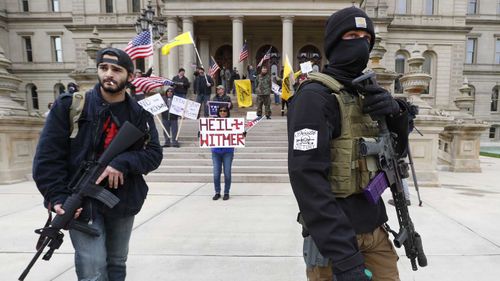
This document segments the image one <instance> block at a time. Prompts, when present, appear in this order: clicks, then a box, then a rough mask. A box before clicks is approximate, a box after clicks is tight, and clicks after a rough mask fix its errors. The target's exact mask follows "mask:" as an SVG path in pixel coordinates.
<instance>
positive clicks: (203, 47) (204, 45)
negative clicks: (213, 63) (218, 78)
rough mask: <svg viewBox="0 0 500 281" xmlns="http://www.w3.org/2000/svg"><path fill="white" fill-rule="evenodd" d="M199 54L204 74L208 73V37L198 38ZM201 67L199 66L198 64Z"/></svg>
mask: <svg viewBox="0 0 500 281" xmlns="http://www.w3.org/2000/svg"><path fill="white" fill-rule="evenodd" d="M198 52H200V57H201V60H202V61H203V67H204V68H205V72H206V73H208V70H209V68H210V65H209V60H210V38H208V37H204V36H203V37H200V48H199V49H198ZM200 65H201V64H200Z"/></svg>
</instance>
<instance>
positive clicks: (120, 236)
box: [69, 214, 134, 281]
mask: <svg viewBox="0 0 500 281" xmlns="http://www.w3.org/2000/svg"><path fill="white" fill-rule="evenodd" d="M133 225H134V216H130V217H125V218H108V217H107V216H105V215H102V214H98V215H97V216H96V218H94V221H93V223H92V225H91V226H92V227H93V228H95V229H97V230H98V231H99V232H100V233H101V235H100V236H99V237H94V236H90V235H88V234H85V233H83V232H80V231H78V230H74V229H70V231H69V234H70V237H71V242H72V243H73V248H75V269H76V275H77V276H78V280H80V281H108V280H109V281H119V280H120V281H122V280H125V276H126V274H127V272H126V264H125V262H126V261H127V255H128V244H129V241H130V235H131V233H132V226H133Z"/></svg>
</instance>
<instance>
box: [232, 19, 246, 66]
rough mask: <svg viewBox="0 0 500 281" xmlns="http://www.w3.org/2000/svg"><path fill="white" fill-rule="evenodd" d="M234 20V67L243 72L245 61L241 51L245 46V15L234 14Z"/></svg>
mask: <svg viewBox="0 0 500 281" xmlns="http://www.w3.org/2000/svg"><path fill="white" fill-rule="evenodd" d="M231 19H232V21H233V67H236V69H238V72H239V73H240V75H242V74H243V63H241V62H239V61H240V52H241V49H242V48H243V16H232V17H231Z"/></svg>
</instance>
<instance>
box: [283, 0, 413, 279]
mask: <svg viewBox="0 0 500 281" xmlns="http://www.w3.org/2000/svg"><path fill="white" fill-rule="evenodd" d="M374 42H375V34H374V27H373V23H372V21H371V19H370V18H369V17H368V16H367V15H366V14H365V13H364V12H363V11H362V10H360V9H358V8H355V7H350V8H346V9H342V10H340V11H338V12H336V13H334V14H333V15H332V16H331V17H330V18H329V20H328V21H327V24H326V29H325V44H324V45H325V54H326V56H327V57H328V61H329V64H328V65H327V66H326V67H325V69H324V70H323V72H322V74H323V75H322V74H319V76H322V77H323V78H324V81H322V82H320V81H319V80H321V79H310V80H309V81H306V82H304V83H303V84H302V85H301V86H300V87H299V89H298V91H297V93H296V94H295V96H294V97H293V98H292V99H291V101H290V108H289V112H288V143H289V149H288V170H289V176H290V182H291V185H292V188H293V192H294V195H295V197H296V199H297V202H298V205H299V209H300V215H299V221H300V222H301V224H302V226H303V230H304V231H303V236H304V259H305V261H306V264H307V275H308V280H311V281H312V280H329V281H331V280H332V278H333V276H332V275H334V276H335V279H334V280H336V281H367V280H372V278H373V280H384V281H386V280H387V281H388V280H391V281H397V280H399V274H398V268H397V260H398V256H397V254H396V252H395V250H394V247H393V245H392V243H391V241H390V240H389V239H388V234H387V231H386V230H385V229H384V228H383V224H384V223H385V222H386V221H387V213H386V209H385V206H384V202H383V201H382V200H379V201H378V202H377V203H376V204H371V203H369V202H368V200H367V199H366V198H365V197H364V195H363V193H362V191H363V188H365V187H366V186H367V184H368V182H369V180H370V179H371V178H372V177H373V175H374V174H375V173H376V172H378V171H377V169H378V168H377V167H376V165H373V164H370V163H374V162H371V161H370V162H369V161H368V159H367V158H368V157H360V156H359V154H357V153H356V151H357V149H356V147H357V142H358V141H359V139H360V138H361V137H376V136H377V135H378V128H377V125H376V123H375V122H374V121H373V120H372V119H371V117H370V116H386V118H387V123H388V126H389V128H390V130H391V131H393V132H396V133H398V136H403V139H402V142H404V141H407V139H405V137H404V135H405V134H406V137H407V136H408V115H407V107H406V104H405V103H404V102H401V101H396V100H395V99H393V98H392V96H391V95H390V93H388V92H387V91H386V90H385V89H383V88H381V87H379V86H377V85H366V86H365V87H364V89H362V92H363V94H364V98H363V97H362V96H361V95H360V94H362V92H360V91H361V90H360V88H359V87H356V86H355V85H353V84H352V80H353V79H354V78H356V77H359V76H360V75H362V71H363V70H364V69H365V68H366V66H367V63H368V60H369V54H370V51H371V49H372V48H373V44H374ZM333 85H336V86H337V88H339V89H340V90H337V91H333V90H332V88H334V86H333ZM405 124H406V125H405Z"/></svg>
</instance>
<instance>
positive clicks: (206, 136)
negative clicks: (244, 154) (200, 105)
mask: <svg viewBox="0 0 500 281" xmlns="http://www.w3.org/2000/svg"><path fill="white" fill-rule="evenodd" d="M199 125H200V127H199V129H200V147H208V148H212V147H245V137H244V135H243V132H244V131H245V119H244V118H200V121H199Z"/></svg>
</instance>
